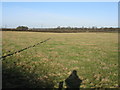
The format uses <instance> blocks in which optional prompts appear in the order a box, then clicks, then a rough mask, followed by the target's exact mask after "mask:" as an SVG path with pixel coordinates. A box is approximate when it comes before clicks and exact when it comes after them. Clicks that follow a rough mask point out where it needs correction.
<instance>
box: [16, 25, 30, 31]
mask: <svg viewBox="0 0 120 90" xmlns="http://www.w3.org/2000/svg"><path fill="white" fill-rule="evenodd" d="M16 29H17V30H28V27H27V26H18V27H17V28H16Z"/></svg>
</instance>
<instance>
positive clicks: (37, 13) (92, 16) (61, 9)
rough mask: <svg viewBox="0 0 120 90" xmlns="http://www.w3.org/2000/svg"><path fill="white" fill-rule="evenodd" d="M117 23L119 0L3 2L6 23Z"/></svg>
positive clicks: (46, 25) (36, 25)
mask: <svg viewBox="0 0 120 90" xmlns="http://www.w3.org/2000/svg"><path fill="white" fill-rule="evenodd" d="M17 26H28V27H29V28H52V27H58V26H61V27H68V26H70V27H82V26H84V27H92V26H96V27H117V26H118V3H117V2H3V3H2V27H8V28H16V27H17Z"/></svg>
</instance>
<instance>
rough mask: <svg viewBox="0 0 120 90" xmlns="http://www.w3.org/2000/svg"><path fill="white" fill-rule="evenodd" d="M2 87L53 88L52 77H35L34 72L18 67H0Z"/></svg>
mask: <svg viewBox="0 0 120 90" xmlns="http://www.w3.org/2000/svg"><path fill="white" fill-rule="evenodd" d="M2 69H3V70H2V88H3V89H6V88H49V89H51V88H54V83H53V81H52V79H51V80H50V78H49V79H47V78H46V79H45V78H44V79H42V80H39V79H37V76H36V75H35V74H34V73H27V72H26V71H24V70H23V69H22V68H20V67H13V68H9V67H7V66H5V65H3V67H2Z"/></svg>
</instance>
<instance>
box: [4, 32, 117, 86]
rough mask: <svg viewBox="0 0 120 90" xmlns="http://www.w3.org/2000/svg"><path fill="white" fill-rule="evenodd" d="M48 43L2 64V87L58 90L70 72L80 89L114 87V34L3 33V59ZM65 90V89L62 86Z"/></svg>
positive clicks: (14, 56)
mask: <svg viewBox="0 0 120 90" xmlns="http://www.w3.org/2000/svg"><path fill="white" fill-rule="evenodd" d="M47 38H51V39H50V40H49V41H47V42H45V43H43V44H41V45H38V46H36V47H33V48H30V49H27V50H25V51H23V52H20V53H17V54H15V55H13V56H9V57H7V58H5V60H3V62H2V65H3V87H13V88H15V87H31V88H35V87H58V84H59V82H60V81H64V80H65V79H66V78H67V77H68V76H69V75H70V73H71V71H72V70H77V72H78V76H79V77H80V78H81V79H82V80H83V82H82V85H81V86H80V87H81V88H97V87H102V88H114V87H117V86H118V51H117V50H118V34H117V33H40V32H39V33H38V32H5V31H4V32H3V47H2V51H3V55H7V54H9V53H12V52H15V51H17V50H20V49H22V48H25V47H28V46H31V45H34V44H36V43H38V42H40V41H43V40H45V39H47ZM64 87H65V85H64Z"/></svg>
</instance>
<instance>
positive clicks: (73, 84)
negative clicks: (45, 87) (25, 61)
mask: <svg viewBox="0 0 120 90" xmlns="http://www.w3.org/2000/svg"><path fill="white" fill-rule="evenodd" d="M65 83H66V86H67V88H66V90H69V89H74V90H80V86H81V83H82V80H81V79H80V78H79V76H78V75H77V71H76V70H73V71H72V73H71V74H70V76H69V77H68V78H67V79H66V80H65ZM62 88H63V82H60V83H59V90H61V89H62Z"/></svg>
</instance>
